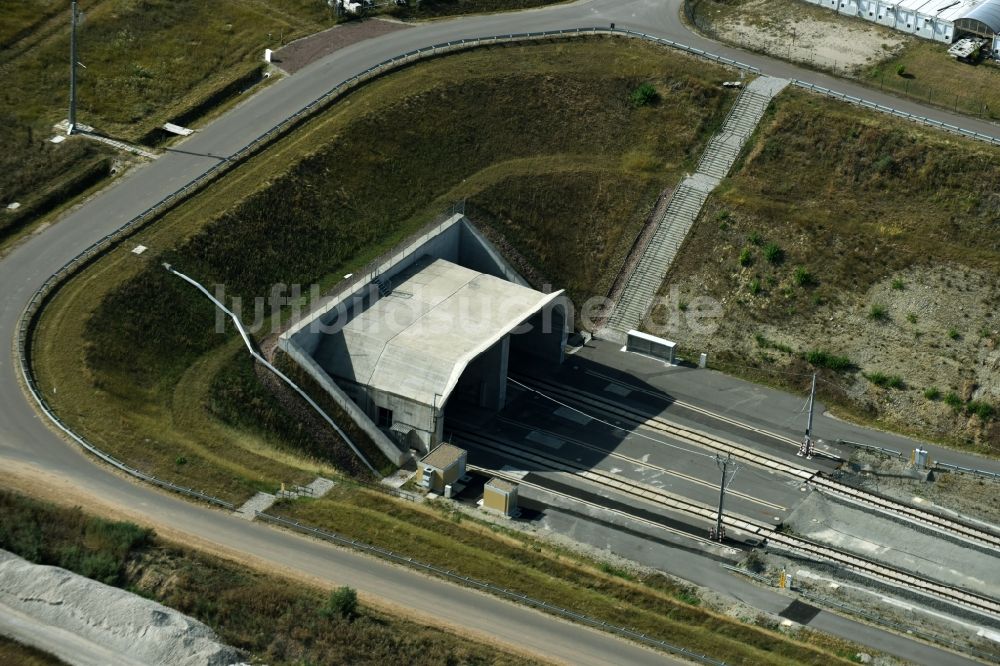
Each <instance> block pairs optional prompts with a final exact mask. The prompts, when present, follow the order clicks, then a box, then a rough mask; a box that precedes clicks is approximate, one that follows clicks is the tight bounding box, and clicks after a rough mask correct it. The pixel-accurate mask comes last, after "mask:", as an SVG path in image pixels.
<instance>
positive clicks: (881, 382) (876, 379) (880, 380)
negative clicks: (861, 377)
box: [865, 372, 906, 389]
mask: <svg viewBox="0 0 1000 666" xmlns="http://www.w3.org/2000/svg"><path fill="white" fill-rule="evenodd" d="M865 379H867V380H868V381H870V382H871V383H872V384H875V386H881V387H882V388H891V389H902V388H905V387H906V385H905V384H904V383H903V378H902V377H900V376H899V375H887V374H885V373H882V372H873V373H871V374H866V375H865Z"/></svg>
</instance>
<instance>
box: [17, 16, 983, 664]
mask: <svg viewBox="0 0 1000 666" xmlns="http://www.w3.org/2000/svg"><path fill="white" fill-rule="evenodd" d="M679 7H680V0H669V1H667V2H663V1H656V0H585V1H583V2H577V3H573V4H569V5H560V6H557V7H552V8H547V9H541V10H533V11H526V12H519V13H513V14H498V15H492V16H478V17H469V18H462V19H455V20H449V21H436V22H432V23H427V24H421V25H417V26H413V27H410V28H407V29H405V30H400V31H397V32H393V33H391V34H389V35H385V36H383V37H380V38H376V39H372V40H369V41H366V42H361V43H360V44H356V45H353V46H351V47H348V48H345V49H343V50H341V51H338V52H336V53H334V54H332V55H330V56H328V57H326V58H324V59H322V60H320V61H318V62H316V63H313V64H312V65H310V66H308V67H306V68H305V69H303V70H301V71H299V72H298V73H296V74H295V75H293V76H290V77H287V78H285V79H283V80H282V81H279V82H278V83H276V84H275V85H273V86H270V87H268V88H265V89H264V90H262V91H260V92H259V93H257V94H255V95H254V96H253V97H251V98H250V99H248V100H247V101H246V102H245V103H244V104H242V105H241V106H239V107H237V108H236V109H234V110H232V111H230V112H229V113H227V114H225V115H223V116H222V117H220V118H218V119H217V120H215V121H214V122H212V123H211V124H210V125H208V126H207V127H205V128H204V129H203V130H202V131H200V132H198V133H196V134H195V135H193V136H191V137H190V138H189V139H188V140H186V141H185V142H184V143H183V145H182V148H183V150H184V152H183V153H181V152H168V153H166V154H165V155H163V156H162V157H161V158H160V159H158V160H156V161H154V162H152V163H151V164H149V165H147V166H145V167H143V168H141V169H139V170H137V171H136V172H134V173H133V174H131V175H130V176H127V177H125V178H124V179H122V180H121V181H119V182H118V183H116V184H115V185H114V186H112V187H111V188H109V189H108V190H107V191H105V192H103V193H102V194H100V195H99V196H97V197H95V198H94V199H93V200H91V201H89V202H87V203H86V204H84V205H82V206H80V207H78V208H77V209H76V210H74V211H73V212H71V213H69V214H68V215H66V216H65V217H64V218H63V219H62V220H61V221H60V222H59V223H58V224H56V225H53V226H52V227H50V228H48V229H45V230H44V231H43V232H41V233H39V234H38V235H36V236H34V237H32V238H31V239H30V240H28V241H27V242H25V243H23V244H22V245H20V246H19V247H17V248H16V249H15V250H13V251H12V252H11V253H10V254H9V255H8V256H7V257H5V258H4V259H3V260H2V261H0V285H2V286H3V293H2V296H0V298H2V311H0V337H2V338H3V339H4V340H6V341H7V343H8V344H4V345H0V461H2V464H0V476H2V475H3V474H7V475H8V478H9V479H13V478H14V477H15V476H16V477H17V478H19V479H20V480H21V481H22V482H23V481H27V482H28V483H29V484H30V483H31V480H32V479H39V480H44V482H45V483H46V484H47V485H49V486H50V487H55V488H57V492H59V490H58V489H59V488H63V489H65V490H66V491H67V492H70V493H71V494H72V495H73V496H74V497H81V496H91V497H93V498H100V501H101V502H102V503H104V504H106V505H110V506H119V507H127V510H128V512H129V515H130V516H131V517H132V518H133V519H136V520H140V521H142V520H145V521H147V522H152V523H154V524H156V525H157V526H158V527H160V528H161V529H164V530H165V531H166V532H167V533H171V534H174V535H177V536H182V537H184V538H187V539H191V540H195V541H201V542H202V543H204V544H206V545H210V546H214V547H217V548H220V549H225V550H227V551H229V552H232V553H243V554H245V555H247V556H250V557H253V558H256V559H258V561H262V562H266V563H269V564H271V565H275V566H278V567H282V568H284V569H286V570H288V571H294V572H297V573H298V574H300V575H307V576H311V577H315V578H317V579H322V580H325V581H330V582H334V583H338V584H350V585H352V586H354V587H356V588H357V589H358V590H359V591H361V592H362V593H363V594H366V595H368V596H370V597H376V598H379V599H381V600H384V601H386V602H388V603H389V604H390V605H396V606H399V607H402V608H404V609H407V610H408V611H410V612H415V613H416V614H418V615H420V616H422V617H423V618H424V619H425V620H428V621H430V622H437V623H441V624H445V625H452V626H456V627H462V628H463V629H465V630H469V631H472V632H474V633H480V634H481V635H482V636H483V637H491V638H492V639H493V640H494V641H499V642H501V643H503V644H506V645H508V646H516V647H517V648H520V649H522V650H526V651H529V652H532V653H534V654H538V655H545V656H546V657H548V658H550V659H554V660H558V661H563V662H568V663H574V664H594V665H595V666H596V665H599V664H608V663H629V664H662V663H676V662H674V660H673V659H671V658H670V657H669V656H667V655H664V654H660V653H656V652H653V651H651V650H647V649H645V648H642V647H639V646H636V645H633V644H631V643H627V642H624V641H621V640H617V639H615V638H613V637H611V636H609V635H607V634H603V633H600V632H597V631H594V630H590V629H587V628H585V627H581V626H578V625H574V624H571V623H568V622H564V621H561V620H558V619H555V618H553V617H550V616H548V615H544V614H542V613H538V612H536V611H533V610H531V609H527V608H524V607H521V606H517V605H514V604H511V603H507V602H505V601H501V600H499V599H496V598H493V597H490V596H487V595H483V594H480V593H478V592H476V591H473V590H469V589H466V588H462V587H459V586H456V585H451V584H448V583H444V582H442V581H439V580H437V579H432V578H429V577H426V576H423V575H420V574H417V573H415V572H413V571H410V570H407V569H403V568H400V567H396V566H392V565H389V564H386V563H383V562H381V561H378V560H374V559H371V558H368V557H364V556H360V555H358V554H356V553H353V552H349V551H345V550H341V549H337V548H333V547H330V546H327V545H326V544H322V543H319V542H316V541H313V540H310V539H305V538H302V537H299V536H296V535H294V534H290V533H287V532H284V531H280V530H275V529H271V528H268V527H266V526H263V525H259V524H255V523H248V522H246V521H244V520H241V519H235V518H232V517H230V516H229V515H227V514H225V513H223V512H219V511H215V510H212V509H209V508H206V507H204V506H201V505H198V504H194V503H190V502H187V501H184V500H181V499H179V498H177V497H175V496H171V495H167V494H164V493H162V492H159V491H158V490H155V489H153V488H150V487H146V486H143V485H138V484H136V483H133V482H131V481H129V480H127V479H124V478H122V477H120V476H118V475H117V474H115V473H112V472H111V471H110V470H109V469H108V468H107V467H105V466H103V465H99V464H95V463H94V461H93V460H92V459H90V458H88V457H86V456H84V455H83V454H82V453H80V451H79V450H78V449H77V448H76V447H75V446H74V445H72V444H69V443H67V442H66V441H64V440H63V439H62V438H61V437H60V436H58V435H56V434H55V433H54V431H53V430H52V429H51V428H50V427H49V426H48V423H47V422H46V421H43V420H41V419H40V418H39V416H38V415H37V414H36V412H35V410H34V409H33V406H32V405H31V404H29V402H28V400H27V399H26V398H25V396H24V394H23V393H22V392H21V390H20V387H19V382H18V378H17V362H16V357H15V356H14V354H13V353H12V345H13V340H14V337H15V333H16V328H17V320H18V317H19V315H20V312H21V311H22V309H23V307H24V306H25V304H26V303H27V302H28V300H29V299H30V298H31V296H32V294H33V293H34V292H35V291H36V290H37V289H38V287H39V286H40V285H41V284H42V283H43V282H44V281H45V280H46V279H47V278H48V276H49V275H51V274H52V273H53V272H54V271H56V270H57V269H58V268H59V267H60V266H62V265H63V264H64V263H66V262H67V261H68V260H70V259H71V258H72V257H73V256H74V255H75V254H76V253H77V252H79V251H80V250H81V249H82V248H84V247H86V246H88V245H89V244H91V243H92V242H93V241H95V240H97V239H98V238H101V237H102V236H104V235H106V234H108V233H110V232H111V231H113V230H114V229H116V228H118V227H119V226H121V225H122V224H124V223H125V222H126V221H128V220H129V219H131V218H132V217H133V216H135V215H136V214H138V213H139V212H141V211H143V210H144V209H146V208H147V207H148V206H150V205H151V204H153V203H155V202H157V201H158V200H160V199H161V198H162V197H163V196H165V195H166V194H168V193H170V192H171V191H173V190H175V189H176V188H178V187H179V186H181V185H183V184H184V183H186V182H188V181H189V180H191V179H192V178H195V177H196V176H198V175H199V174H201V173H203V172H204V171H205V170H207V169H208V168H209V167H211V166H212V165H213V164H214V163H216V162H217V161H218V159H220V157H224V156H227V155H230V154H232V153H233V152H235V151H236V150H238V149H239V148H241V147H242V146H244V145H245V144H246V143H248V142H249V141H250V140H251V139H253V138H254V137H256V136H258V135H260V134H261V133H263V132H264V131H266V130H267V129H269V128H271V127H273V126H274V125H276V124H277V123H279V122H280V121H281V120H283V119H285V118H287V117H288V116H289V115H291V114H292V113H294V112H296V111H298V110H299V109H300V108H302V107H303V106H305V105H306V104H308V103H309V102H311V101H312V100H314V99H316V98H317V97H319V96H320V95H321V94H323V93H324V92H326V91H327V90H329V89H330V88H332V87H333V86H334V85H335V84H337V83H339V82H340V81H341V80H344V79H346V78H349V77H350V76H352V75H353V74H355V73H357V72H360V71H362V70H364V69H366V68H367V67H369V66H371V65H374V64H376V63H378V62H380V61H381V60H383V59H386V58H388V57H391V56H393V55H396V54H399V53H402V52H404V51H407V50H410V49H413V48H417V47H421V46H427V45H430V44H434V43H439V42H443V41H448V40H450V39H458V38H462V37H474V36H480V35H490V34H497V33H508V32H524V31H530V30H545V29H556V28H572V27H589V26H594V25H606V24H608V23H609V22H611V21H614V22H615V23H616V24H617V25H618V26H619V27H628V28H632V29H635V30H640V31H643V32H647V33H650V34H655V35H657V36H661V37H666V38H669V39H673V40H675V41H678V42H682V43H686V44H689V45H691V46H697V47H699V48H703V49H705V50H708V51H712V52H715V53H718V54H720V55H726V56H728V57H731V58H733V59H736V60H740V61H742V62H746V63H748V64H752V65H755V66H757V67H759V68H760V69H761V70H762V71H764V72H765V73H768V74H773V75H776V76H781V77H788V78H799V79H802V80H806V81H810V82H812V83H816V84H817V85H822V86H826V87H830V88H834V89H837V90H840V91H843V92H846V93H848V94H852V95H857V96H863V97H866V98H868V99H871V100H873V101H877V102H879V103H882V104H885V105H888V106H895V107H897V108H900V109H903V110H906V111H910V112H914V113H920V114H922V115H926V116H929V117H933V118H936V119H938V120H941V121H943V122H949V123H952V124H955V125H960V126H963V127H966V128H968V129H974V130H977V131H980V132H984V133H990V134H995V133H996V131H995V129H996V128H994V127H993V126H992V125H990V124H988V123H982V122H979V121H974V120H971V119H967V118H962V117H958V116H955V115H953V114H950V113H947V112H942V111H939V110H935V109H929V108H924V107H921V106H919V105H917V104H914V103H912V102H908V101H903V100H898V99H895V98H892V97H890V96H888V95H883V94H880V93H877V92H873V91H869V90H867V89H865V88H862V87H860V86H857V85H854V84H851V83H849V82H845V81H841V80H838V79H833V78H831V77H827V76H824V75H820V74H816V73H814V72H811V71H808V70H803V69H800V68H797V67H795V66H793V65H789V64H787V63H784V62H780V61H777V60H773V59H770V58H765V57H761V56H756V55H753V54H748V53H744V52H742V51H739V50H736V49H731V48H727V47H724V46H721V45H719V44H716V43H714V42H710V41H708V40H705V39H703V38H701V37H699V36H697V35H694V34H692V33H690V32H688V30H687V29H686V28H685V27H684V26H683V24H682V23H681V21H680V20H679V18H678V10H679ZM913 645H914V646H916V645H917V644H913ZM914 650H917V648H916V647H914ZM921 657H923V659H926V658H927V653H926V652H925V653H923V654H921V653H920V651H919V650H917V651H916V652H914V653H913V654H912V655H910V656H909V658H915V659H916V660H918V661H921V660H923V659H921Z"/></svg>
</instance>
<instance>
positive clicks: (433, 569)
mask: <svg viewBox="0 0 1000 666" xmlns="http://www.w3.org/2000/svg"><path fill="white" fill-rule="evenodd" d="M256 513H257V517H258V518H260V519H262V520H264V522H268V523H271V524H273V525H280V526H282V527H287V528H289V529H292V530H296V531H298V532H302V533H304V534H309V535H311V536H314V537H318V538H320V539H323V540H324V541H330V542H332V543H336V544H339V545H341V546H347V547H349V548H354V549H356V550H359V551H362V552H364V553H369V554H372V555H376V556H379V557H382V558H385V559H387V560H391V561H393V562H396V563H399V564H402V565H404V566H408V567H413V568H414V569H419V570H421V571H425V572H428V573H433V574H437V575H438V576H441V577H442V578H445V579H447V580H450V581H454V582H456V583H460V584H462V585H466V586H469V587H474V588H477V589H480V590H483V591H485V592H491V593H493V594H495V595H497V596H500V597H504V598H507V599H511V600H513V601H516V602H518V603H522V604H525V605H527V606H532V607H534V608H538V609H541V610H544V611H548V612H549V613H552V614H554V615H558V616H561V617H565V618H567V619H570V620H574V621H576V622H580V623H581V624H586V625H589V626H592V627H596V628H598V629H603V630H604V631H610V632H612V633H615V634H618V635H619V636H623V637H625V638H630V639H632V640H634V641H637V642H639V643H644V644H646V645H650V646H653V647H657V648H660V649H662V650H666V651H667V652H670V653H673V654H678V655H682V656H684V657H687V658H688V659H693V660H695V661H698V662H700V663H703V664H713V665H715V666H725V662H724V661H718V660H717V659H712V658H711V657H709V656H707V655H704V654H698V653H697V652H692V651H691V650H688V649H686V648H682V647H680V646H678V645H673V644H672V643H667V642H666V641H662V640H660V639H658V638H654V637H652V636H648V635H646V634H644V633H642V632H640V631H636V630H635V629H629V628H627V627H622V626H619V625H615V624H608V623H607V622H604V621H602V620H598V619H597V618H595V617H591V616H589V615H585V614H583V613H577V612H575V611H572V610H570V609H568V608H563V607H561V606H556V605H554V604H550V603H548V602H546V601H542V600H541V599H536V598H534V597H529V596H528V595H526V594H521V593H520V592H516V591H514V590H511V589H509V588H506V587H500V586H498V585H494V584H493V583H489V582H487V581H483V580H478V579H475V578H470V577H469V576H463V575H462V574H460V573H458V572H457V571H454V570H452V569H442V568H441V567H438V566H434V565H433V564H428V563H427V562H421V561H420V560H415V559H413V558H412V557H408V556H406V555H403V554H401V553H396V552H394V551H391V550H388V549H385V548H379V547H378V546H373V545H371V544H368V543H365V542H364V541H359V540H358V539H352V538H350V537H347V536H344V535H342V534H337V533H336V532H328V531H326V530H321V529H319V528H317V527H311V526H309V525H303V524H302V523H300V522H298V521H295V520H289V519H287V518H282V517H280V516H272V515H270V514H267V513H263V512H260V511H258V512H256Z"/></svg>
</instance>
